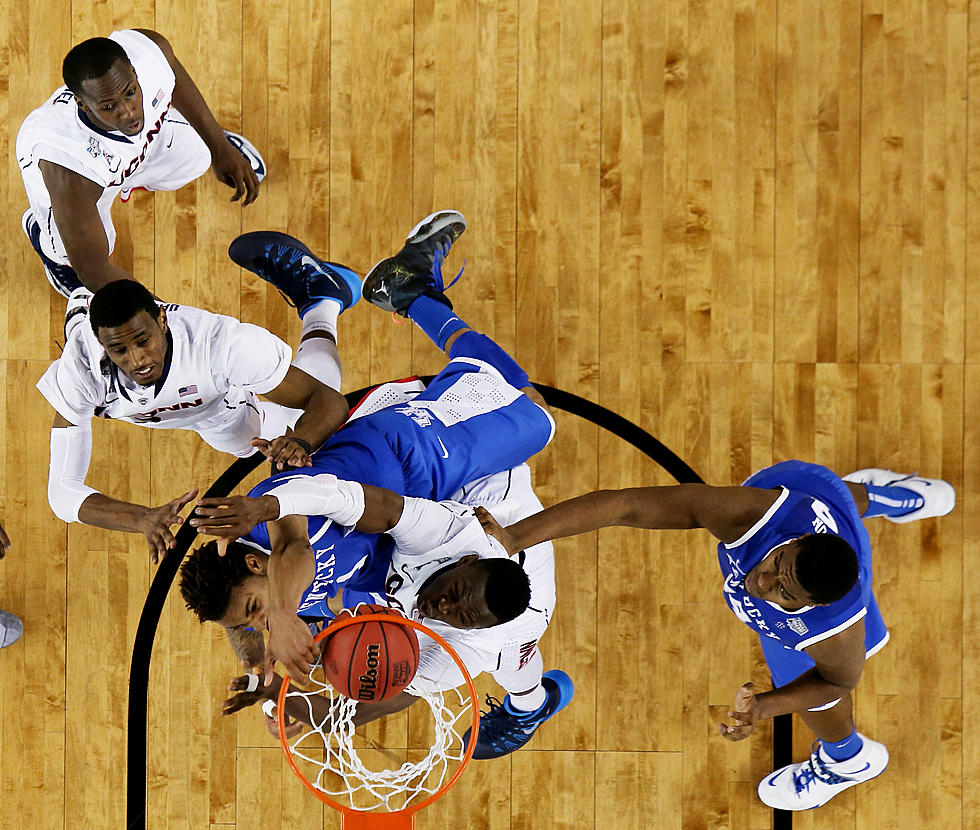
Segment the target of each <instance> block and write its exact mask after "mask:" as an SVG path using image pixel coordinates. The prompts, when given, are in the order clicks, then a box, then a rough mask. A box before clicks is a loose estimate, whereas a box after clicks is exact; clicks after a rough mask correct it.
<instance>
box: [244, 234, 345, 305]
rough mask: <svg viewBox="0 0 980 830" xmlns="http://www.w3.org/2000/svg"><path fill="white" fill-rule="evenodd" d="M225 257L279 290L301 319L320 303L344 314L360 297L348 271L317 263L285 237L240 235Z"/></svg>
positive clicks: (309, 253)
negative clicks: (335, 304) (332, 303)
mask: <svg viewBox="0 0 980 830" xmlns="http://www.w3.org/2000/svg"><path fill="white" fill-rule="evenodd" d="M228 256H230V257H231V258H232V260H233V261H234V262H235V263H237V264H238V265H240V266H241V267H242V268H247V269H248V270H249V271H251V272H252V273H253V274H258V275H259V276H260V277H262V279H264V280H265V281H266V282H271V283H272V284H273V285H274V286H275V287H276V288H278V289H279V293H281V294H282V295H283V297H285V298H286V302H287V303H289V304H290V305H291V306H293V307H294V308H295V309H296V311H297V313H298V314H299V316H300V319H302V317H303V315H304V314H305V313H306V312H307V311H309V310H310V309H311V308H313V306H315V305H316V304H317V303H320V302H322V301H323V300H334V301H336V302H338V303H340V310H341V311H346V310H347V309H348V308H350V307H351V306H352V305H354V303H356V302H357V301H358V299H359V298H360V296H361V293H360V291H361V280H360V278H359V277H358V276H357V274H355V273H354V272H353V271H352V270H351V269H350V268H348V267H347V266H345V265H338V264H337V263H336V262H326V261H324V260H322V259H320V258H319V257H317V256H316V255H315V254H314V253H313V252H312V251H311V250H310V249H309V248H307V247H306V246H305V245H304V244H303V243H302V242H300V241H299V240H298V239H296V238H295V237H292V236H289V235H288V234H285V233H279V232H278V231H253V232H252V233H245V234H242V235H241V236H239V237H238V238H237V239H235V240H233V241H232V243H231V245H230V246H229V247H228Z"/></svg>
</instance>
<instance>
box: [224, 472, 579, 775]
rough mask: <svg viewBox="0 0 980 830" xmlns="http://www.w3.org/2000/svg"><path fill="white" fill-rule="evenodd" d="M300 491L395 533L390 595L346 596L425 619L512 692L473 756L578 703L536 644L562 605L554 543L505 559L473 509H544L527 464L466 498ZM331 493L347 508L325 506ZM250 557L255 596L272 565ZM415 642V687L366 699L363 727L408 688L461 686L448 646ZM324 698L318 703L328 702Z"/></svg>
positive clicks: (506, 745) (343, 515)
mask: <svg viewBox="0 0 980 830" xmlns="http://www.w3.org/2000/svg"><path fill="white" fill-rule="evenodd" d="M315 491H319V493H316V492H315ZM338 491H342V492H343V495H337V493H338ZM293 495H294V497H297V498H302V499H306V500H309V502H310V504H309V505H308V509H310V508H312V507H313V502H319V503H320V504H321V505H324V507H322V508H318V509H322V510H324V511H325V513H326V515H328V516H330V517H332V518H333V519H334V520H335V521H337V522H338V523H341V524H343V525H348V526H349V525H353V526H354V527H356V528H357V530H358V531H362V532H365V533H385V534H387V535H388V536H389V537H390V538H391V539H392V541H393V542H394V546H395V547H394V551H393V553H392V556H391V563H390V565H389V567H388V572H387V580H386V589H387V591H386V594H385V595H383V596H379V595H374V594H369V595H363V594H360V595H353V596H348V595H347V593H346V592H345V604H346V605H348V606H352V605H356V603H357V602H358V601H365V602H375V603H386V604H387V605H389V606H391V607H393V608H397V609H399V610H400V611H402V612H403V613H405V614H406V615H407V616H408V617H409V618H411V619H416V620H420V621H422V622H423V623H424V624H425V625H426V626H428V627H429V628H431V629H432V630H433V631H434V632H435V633H436V634H439V635H440V636H441V637H443V638H444V639H445V640H446V641H447V642H448V643H449V644H450V645H451V646H452V648H453V649H454V651H455V652H456V653H457V654H458V655H459V657H460V659H461V660H462V661H463V663H464V664H465V665H466V668H467V671H468V672H469V673H470V675H471V676H473V677H475V676H477V675H479V674H481V673H483V672H489V673H490V675H491V676H492V677H493V679H494V680H495V681H496V682H497V683H498V684H499V685H500V686H501V687H503V688H504V689H505V690H507V692H508V695H507V696H506V697H505V699H504V702H503V703H501V704H497V703H491V708H490V711H489V713H488V714H485V715H483V716H482V718H481V720H480V735H479V739H478V742H477V747H476V752H475V755H474V757H476V758H498V757H501V756H503V755H506V754H508V753H510V752H513V751H514V750H516V749H519V748H520V747H521V746H523V745H524V744H525V743H527V742H528V741H529V740H530V739H531V736H532V735H533V733H534V731H535V730H536V729H537V728H538V727H539V726H540V725H541V724H542V723H544V721H546V720H547V719H548V718H550V717H551V716H552V715H554V714H555V713H556V712H558V711H559V710H561V709H562V708H564V707H565V706H566V705H567V703H568V702H569V701H570V700H571V698H572V695H573V687H572V682H571V680H570V679H569V678H568V676H567V675H566V674H565V673H564V672H561V671H548V672H544V673H543V674H542V670H543V662H542V658H541V652H540V650H539V649H538V645H537V644H538V640H539V639H540V638H541V636H542V635H543V634H544V632H545V630H546V629H547V627H548V623H549V621H550V619H551V616H552V615H553V613H554V607H555V576H554V558H553V555H552V547H551V543H550V542H545V543H543V544H540V545H534V546H532V547H529V548H528V549H527V550H524V551H519V552H517V553H515V554H514V556H512V557H508V555H507V554H506V552H505V551H504V549H503V547H502V546H501V545H500V543H499V542H497V541H496V540H495V539H492V538H491V537H489V536H487V535H486V533H485V532H484V530H483V528H482V526H481V525H480V522H479V520H478V519H477V518H476V516H475V514H474V511H473V507H472V505H474V504H482V505H486V506H488V507H491V508H492V509H493V510H494V511H495V513H498V514H501V515H506V516H508V517H510V518H513V519H514V520H516V519H517V518H518V517H523V516H527V515H529V514H530V513H533V512H535V511H537V510H540V509H541V503H540V502H539V501H538V499H537V497H536V496H535V495H534V492H533V490H532V489H531V475H530V470H529V469H528V467H527V465H521V466H520V467H517V468H515V469H514V470H510V471H507V472H505V473H498V474H496V475H493V476H489V477H487V478H485V479H482V480H480V481H478V482H475V483H474V484H473V485H472V486H471V487H469V488H467V492H466V493H465V494H460V497H461V498H462V499H465V501H466V503H465V504H464V503H461V502H457V501H444V502H438V503H437V502H433V501H428V500H425V499H418V498H411V497H403V496H399V495H398V494H396V493H394V492H392V491H391V490H386V489H383V488H379V487H371V486H369V485H360V484H356V483H353V482H342V481H336V480H334V481H330V480H329V478H328V477H327V476H316V477H314V478H311V479H307V481H306V483H305V487H304V493H303V494H302V495H298V494H296V493H294V494H293ZM330 502H336V503H337V504H338V505H341V506H338V507H337V508H331V507H328V506H326V505H327V504H329V503H330ZM229 555H230V554H229ZM246 557H248V558H249V559H251V560H252V564H253V566H254V567H255V571H256V572H255V573H254V574H253V575H252V576H251V577H249V580H250V582H249V585H248V588H247V590H248V591H249V593H250V594H251V596H252V597H254V598H258V597H261V596H262V595H263V594H265V593H266V592H267V591H268V584H267V582H268V581H267V580H265V579H264V578H263V572H264V570H265V568H264V567H263V566H264V564H265V563H263V562H262V561H261V558H260V555H258V554H256V553H254V552H250V553H247V554H246ZM263 583H265V584H263ZM259 601H260V602H261V600H259ZM419 645H420V651H421V654H420V660H419V668H418V671H417V672H416V675H415V677H414V678H413V680H412V683H411V685H410V686H409V689H408V690H407V691H405V692H402V693H401V694H399V695H397V696H395V697H393V698H391V699H390V700H386V701H382V702H380V703H359V704H358V707H357V714H356V717H355V719H354V722H355V723H356V724H358V725H360V724H362V723H367V722H369V721H372V720H374V719H376V718H379V717H383V716H385V715H389V714H392V713H394V712H398V711H401V710H402V709H405V708H407V707H408V706H410V705H412V704H413V703H415V702H416V701H417V700H418V699H419V698H418V696H417V694H413V692H416V693H417V692H418V691H419V690H422V691H430V690H440V691H442V690H447V689H454V688H457V687H459V686H462V685H463V683H464V680H463V676H462V674H461V673H460V671H459V668H458V667H457V666H456V664H455V662H454V661H453V660H452V659H451V658H450V656H449V654H448V653H447V652H446V651H445V650H444V649H442V648H441V647H439V646H437V645H436V644H435V643H434V641H433V640H432V639H431V638H429V637H427V636H426V635H424V634H419ZM298 668H299V669H300V670H302V671H303V674H302V675H299V674H293V673H292V672H290V674H291V675H292V676H293V677H305V676H306V672H307V671H308V667H307V666H305V665H304V666H301V667H298ZM266 671H267V672H268V671H269V669H268V667H267V668H266ZM246 681H247V678H243V679H238V680H236V681H234V682H233V685H235V686H236V688H243V689H244V688H246V687H245V686H244V683H245V682H246ZM278 689H279V683H275V682H274V683H271V684H270V685H265V684H259V688H258V689H256V690H255V693H253V694H249V693H247V692H246V693H245V694H244V695H236V696H234V697H233V698H231V699H230V700H228V701H226V703H225V706H224V707H223V712H224V714H231V713H233V712H235V711H238V709H241V708H243V707H244V706H247V705H250V704H251V703H254V702H256V701H258V700H260V699H263V698H266V697H268V698H275V696H276V694H277V693H278ZM328 705H329V704H328V703H327V701H325V700H323V701H322V702H321V706H322V707H328ZM303 709H304V710H305V705H304V706H303ZM297 711H299V710H297ZM287 714H288V710H287ZM297 716H298V715H297Z"/></svg>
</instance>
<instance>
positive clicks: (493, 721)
mask: <svg viewBox="0 0 980 830" xmlns="http://www.w3.org/2000/svg"><path fill="white" fill-rule="evenodd" d="M524 648H525V649H526V650H525V651H518V654H517V655H515V656H513V657H510V656H509V655H505V654H502V655H501V662H502V663H503V665H502V666H501V668H499V669H497V670H496V671H492V672H491V675H492V676H493V679H494V680H495V681H496V682H497V683H498V684H499V685H500V686H501V687H502V688H503V689H504V690H505V691H506V692H507V694H506V695H505V696H504V699H503V701H496V700H493V699H491V701H492V702H491V703H490V710H489V711H488V712H484V713H482V714H481V715H480V734H479V737H478V738H477V743H476V749H475V751H474V752H473V757H474V758H477V759H489V758H502V757H503V756H504V755H509V754H510V753H511V752H514V751H515V750H518V749H520V748H521V747H522V746H524V745H525V744H527V743H528V741H530V740H531V738H532V737H533V736H534V733H535V732H536V731H537V730H538V727H540V726H541V725H542V724H543V723H544V722H545V721H547V720H549V719H550V718H552V717H553V716H554V715H556V714H557V713H558V712H560V711H561V710H562V709H564V708H565V707H566V706H567V705H568V704H569V702H570V701H571V699H572V697H573V696H574V694H575V686H574V685H573V683H572V681H571V678H569V676H568V675H567V674H565V672H563V671H559V670H557V669H552V670H551V671H547V672H543V671H542V670H543V668H544V664H543V661H542V659H541V652H540V650H539V649H538V648H537V645H536V643H535V642H533V641H532V642H529V643H527V644H526V646H525V647H524ZM508 658H509V659H508ZM515 658H516V659H515ZM468 740H469V730H467V731H466V734H465V735H463V743H466V742H467V741H468Z"/></svg>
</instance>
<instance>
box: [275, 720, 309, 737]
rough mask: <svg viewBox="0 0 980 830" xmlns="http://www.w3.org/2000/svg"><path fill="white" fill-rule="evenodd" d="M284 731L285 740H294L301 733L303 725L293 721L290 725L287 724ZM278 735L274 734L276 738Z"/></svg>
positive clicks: (300, 722)
mask: <svg viewBox="0 0 980 830" xmlns="http://www.w3.org/2000/svg"><path fill="white" fill-rule="evenodd" d="M285 731H286V737H287V738H295V737H296V736H297V735H298V734H299V733H300V732H302V731H303V723H302V721H298V720H294V721H293V722H292V723H291V724H289V725H288V726H287V727H286V730H285ZM278 734H279V733H278V732H276V735H277V736H278Z"/></svg>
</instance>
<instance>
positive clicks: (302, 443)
mask: <svg viewBox="0 0 980 830" xmlns="http://www.w3.org/2000/svg"><path fill="white" fill-rule="evenodd" d="M286 437H287V438H288V439H289V440H290V441H292V442H293V443H294V444H299V445H300V446H301V447H302V448H303V449H304V450H306V454H307V455H313V447H312V446H310V442H309V441H305V440H304V439H302V438H300V437H299V436H298V435H287V436H286Z"/></svg>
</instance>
